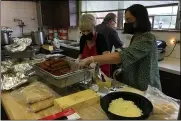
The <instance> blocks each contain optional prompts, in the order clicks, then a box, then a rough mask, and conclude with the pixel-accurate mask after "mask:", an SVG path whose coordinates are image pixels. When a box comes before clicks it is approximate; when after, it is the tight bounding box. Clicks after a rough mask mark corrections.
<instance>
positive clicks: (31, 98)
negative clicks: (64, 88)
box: [21, 82, 56, 112]
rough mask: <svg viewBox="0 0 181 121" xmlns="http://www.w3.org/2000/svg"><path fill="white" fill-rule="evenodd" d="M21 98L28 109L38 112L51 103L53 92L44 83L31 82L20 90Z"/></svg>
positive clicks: (53, 96)
mask: <svg viewBox="0 0 181 121" xmlns="http://www.w3.org/2000/svg"><path fill="white" fill-rule="evenodd" d="M21 95H22V96H23V100H24V101H25V102H26V104H27V106H28V109H29V110H30V111H32V112H38V111H41V110H43V109H46V108H48V107H51V106H52V105H53V101H54V99H55V97H56V95H55V93H54V92H53V91H52V90H51V89H50V88H49V87H48V86H46V85H44V84H43V83H40V82H33V83H31V84H30V85H28V86H26V87H25V88H23V89H22V90H21Z"/></svg>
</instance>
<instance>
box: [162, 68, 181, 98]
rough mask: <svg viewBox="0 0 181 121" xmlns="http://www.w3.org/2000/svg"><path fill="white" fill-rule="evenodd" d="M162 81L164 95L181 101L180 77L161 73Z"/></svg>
mask: <svg viewBox="0 0 181 121" xmlns="http://www.w3.org/2000/svg"><path fill="white" fill-rule="evenodd" d="M160 81H161V85H162V91H163V93H164V94H166V95H168V96H170V97H173V98H176V99H180V75H176V74H172V73H168V72H164V71H160Z"/></svg>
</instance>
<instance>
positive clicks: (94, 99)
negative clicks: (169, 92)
mask: <svg viewBox="0 0 181 121" xmlns="http://www.w3.org/2000/svg"><path fill="white" fill-rule="evenodd" d="M99 102H100V96H99V95H98V94H97V93H96V92H94V91H93V90H91V89H88V90H84V91H81V92H78V93H74V94H71V95H68V96H65V97H61V98H57V99H55V100H54V105H55V106H57V107H58V108H61V109H63V110H65V109H70V108H73V109H81V108H85V107H88V106H91V105H93V104H96V103H99Z"/></svg>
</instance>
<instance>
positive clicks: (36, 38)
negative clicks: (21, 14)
mask: <svg viewBox="0 0 181 121" xmlns="http://www.w3.org/2000/svg"><path fill="white" fill-rule="evenodd" d="M31 38H32V41H33V42H32V44H34V45H43V44H44V43H45V34H44V31H43V30H42V28H40V27H39V28H38V31H32V32H31Z"/></svg>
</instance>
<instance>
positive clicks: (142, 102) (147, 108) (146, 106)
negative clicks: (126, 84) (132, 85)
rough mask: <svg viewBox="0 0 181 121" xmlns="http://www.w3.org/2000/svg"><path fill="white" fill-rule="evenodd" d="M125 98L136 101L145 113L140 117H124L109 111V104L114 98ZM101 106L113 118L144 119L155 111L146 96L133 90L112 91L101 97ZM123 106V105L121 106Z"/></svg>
mask: <svg viewBox="0 0 181 121" xmlns="http://www.w3.org/2000/svg"><path fill="white" fill-rule="evenodd" d="M118 98H123V99H124V100H130V101H133V102H134V103H135V105H137V106H138V107H139V108H140V109H141V110H142V113H143V115H141V116H140V117H123V116H118V115H115V114H113V113H111V112H109V111H108V108H109V104H110V103H111V101H112V100H115V99H118ZM100 105H101V108H102V109H103V110H104V112H105V113H106V115H107V116H108V118H109V119H111V120H144V119H147V118H148V117H149V116H150V115H151V113H152V112H153V105H152V103H151V102H150V101H149V100H148V99H147V98H145V97H143V96H141V95H138V94H136V93H131V92H112V93H109V94H107V95H106V96H104V97H103V98H101V102H100ZM120 108H121V107H120Z"/></svg>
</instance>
